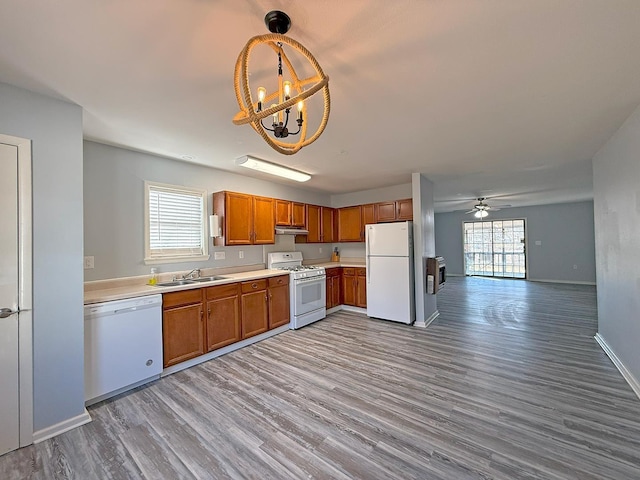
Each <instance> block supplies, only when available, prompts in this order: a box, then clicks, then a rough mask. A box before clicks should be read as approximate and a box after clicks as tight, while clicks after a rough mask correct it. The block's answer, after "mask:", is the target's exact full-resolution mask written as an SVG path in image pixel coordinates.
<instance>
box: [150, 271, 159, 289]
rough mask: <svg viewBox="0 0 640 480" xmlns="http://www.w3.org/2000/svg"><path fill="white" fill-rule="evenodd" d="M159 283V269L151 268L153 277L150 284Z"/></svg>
mask: <svg viewBox="0 0 640 480" xmlns="http://www.w3.org/2000/svg"><path fill="white" fill-rule="evenodd" d="M156 283H158V269H156V268H152V269H151V278H150V279H149V285H155V284H156Z"/></svg>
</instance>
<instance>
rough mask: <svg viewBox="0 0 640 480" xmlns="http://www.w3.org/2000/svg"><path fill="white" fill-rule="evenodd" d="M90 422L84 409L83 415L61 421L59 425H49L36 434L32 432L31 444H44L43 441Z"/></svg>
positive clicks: (89, 417)
mask: <svg viewBox="0 0 640 480" xmlns="http://www.w3.org/2000/svg"><path fill="white" fill-rule="evenodd" d="M90 421H91V415H89V412H88V411H87V409H86V408H85V409H84V413H81V414H80V415H78V416H76V417H73V418H69V419H67V420H63V421H62V422H60V423H56V424H55V425H51V426H50V427H47V428H43V429H42V430H38V431H37V432H33V443H40V442H44V441H45V440H49V439H50V438H53V437H56V436H58V435H60V434H61V433H65V432H68V431H69V430H73V429H74V428H76V427H80V426H81V425H84V424H86V423H89V422H90Z"/></svg>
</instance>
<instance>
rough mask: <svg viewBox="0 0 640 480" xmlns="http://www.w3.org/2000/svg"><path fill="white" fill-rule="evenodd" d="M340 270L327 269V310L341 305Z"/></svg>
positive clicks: (336, 268) (337, 268) (338, 268)
mask: <svg viewBox="0 0 640 480" xmlns="http://www.w3.org/2000/svg"><path fill="white" fill-rule="evenodd" d="M341 284H342V268H340V267H334V268H327V285H326V287H327V302H326V307H327V309H329V308H333V307H337V306H338V305H342V295H341V294H340V292H341V291H342V288H341Z"/></svg>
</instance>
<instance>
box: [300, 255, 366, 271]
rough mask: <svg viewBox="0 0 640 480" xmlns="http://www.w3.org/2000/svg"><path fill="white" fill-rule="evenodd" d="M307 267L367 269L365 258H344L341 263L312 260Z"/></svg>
mask: <svg viewBox="0 0 640 480" xmlns="http://www.w3.org/2000/svg"><path fill="white" fill-rule="evenodd" d="M304 264H305V265H315V266H317V267H324V268H335V267H366V266H367V264H366V262H365V259H364V258H346V257H345V258H342V259H340V261H339V262H331V261H329V260H328V259H327V260H310V261H309V262H308V263H307V262H304Z"/></svg>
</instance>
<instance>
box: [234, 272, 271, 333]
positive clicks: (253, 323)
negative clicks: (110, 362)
mask: <svg viewBox="0 0 640 480" xmlns="http://www.w3.org/2000/svg"><path fill="white" fill-rule="evenodd" d="M247 283H250V284H251V285H254V284H255V285H256V289H255V291H249V292H246V293H245V289H244V284H243V293H242V308H241V310H242V338H249V337H253V336H254V335H258V334H260V333H264V332H266V331H267V329H268V328H269V310H268V306H267V303H268V302H267V290H266V288H260V283H264V285H265V287H266V282H264V281H263V282H261V281H256V282H247Z"/></svg>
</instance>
